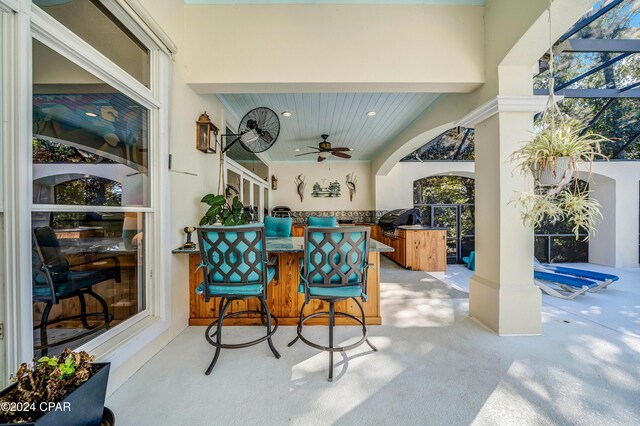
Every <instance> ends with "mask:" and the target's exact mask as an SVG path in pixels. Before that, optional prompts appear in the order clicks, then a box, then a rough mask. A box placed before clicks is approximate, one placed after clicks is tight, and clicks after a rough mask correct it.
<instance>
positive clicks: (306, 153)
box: [295, 152, 317, 157]
mask: <svg viewBox="0 0 640 426" xmlns="http://www.w3.org/2000/svg"><path fill="white" fill-rule="evenodd" d="M309 154H317V152H305V153H304V154H296V155H295V156H296V157H300V156H301V155H309Z"/></svg>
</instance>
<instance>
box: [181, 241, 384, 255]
mask: <svg viewBox="0 0 640 426" xmlns="http://www.w3.org/2000/svg"><path fill="white" fill-rule="evenodd" d="M303 245H304V237H283V238H267V252H268V253H302V252H303V251H304V250H303ZM369 251H374V252H392V251H394V250H393V248H392V247H389V246H388V245H386V244H382V243H381V242H379V241H376V240H373V239H372V240H370V244H369ZM171 253H176V254H181V253H182V254H192V253H196V254H197V253H200V250H199V249H198V248H197V247H196V248H192V249H184V248H181V247H178V248H177V249H175V250H173V251H172V252H171Z"/></svg>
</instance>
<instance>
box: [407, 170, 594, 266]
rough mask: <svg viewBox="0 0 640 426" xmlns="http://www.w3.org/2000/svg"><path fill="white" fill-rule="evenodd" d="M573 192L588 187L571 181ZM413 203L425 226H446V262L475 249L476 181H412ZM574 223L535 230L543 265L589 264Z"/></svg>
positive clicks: (446, 177)
mask: <svg viewBox="0 0 640 426" xmlns="http://www.w3.org/2000/svg"><path fill="white" fill-rule="evenodd" d="M571 185H572V186H573V188H572V189H580V190H584V189H588V187H589V184H588V183H587V182H586V181H584V180H581V179H574V181H573V182H572V184H571ZM413 204H414V207H416V208H419V209H420V210H421V212H422V223H423V225H425V226H435V227H445V228H448V231H447V262H448V263H461V262H462V258H463V257H465V256H468V255H469V253H470V252H471V251H473V250H474V247H475V180H474V179H473V178H472V177H466V176H458V175H454V174H453V173H452V174H448V175H440V176H429V177H425V178H422V179H418V180H416V181H414V182H413ZM572 228H573V223H572V222H570V221H561V222H557V223H551V222H546V223H544V224H543V225H542V226H540V227H539V228H537V229H536V230H535V243H534V244H535V245H534V252H535V256H536V258H537V259H538V260H539V261H541V262H546V263H566V262H588V261H589V243H588V242H587V241H585V240H584V238H585V237H586V235H580V237H579V238H576V236H575V234H573V232H572Z"/></svg>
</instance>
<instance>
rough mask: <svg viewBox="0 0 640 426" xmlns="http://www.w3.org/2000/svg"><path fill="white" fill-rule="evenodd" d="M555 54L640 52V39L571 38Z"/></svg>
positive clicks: (556, 49) (555, 49)
mask: <svg viewBox="0 0 640 426" xmlns="http://www.w3.org/2000/svg"><path fill="white" fill-rule="evenodd" d="M553 51H554V53H556V54H558V53H560V52H572V53H584V52H586V53H591V52H619V53H638V52H640V39H604V38H570V39H568V40H565V41H563V42H562V43H560V44H558V45H557V46H556V47H555V48H554V49H553Z"/></svg>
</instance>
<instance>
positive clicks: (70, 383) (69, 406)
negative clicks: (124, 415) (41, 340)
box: [0, 349, 110, 426]
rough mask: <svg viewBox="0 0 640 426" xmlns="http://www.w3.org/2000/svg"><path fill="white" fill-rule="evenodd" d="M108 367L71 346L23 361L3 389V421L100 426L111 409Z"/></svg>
mask: <svg viewBox="0 0 640 426" xmlns="http://www.w3.org/2000/svg"><path fill="white" fill-rule="evenodd" d="M109 366H110V364H109V363H95V362H93V357H92V356H89V354H87V353H86V352H84V351H83V352H73V351H72V350H71V349H65V350H64V351H63V352H62V354H60V356H59V357H46V356H45V357H42V358H40V359H38V360H35V359H34V362H33V364H31V365H29V364H26V363H23V364H21V365H20V368H19V369H18V371H17V372H16V374H15V376H13V377H12V380H13V382H14V383H13V384H12V385H11V386H9V387H8V388H6V389H5V390H3V391H2V392H0V424H3V425H7V424H15V423H22V424H30V425H37V426H48V425H65V426H76V425H77V426H80V425H83V426H84V425H87V426H93V425H95V426H99V425H100V424H101V423H102V420H103V413H104V412H106V411H108V409H105V407H104V400H105V396H106V392H107V381H108V378H109Z"/></svg>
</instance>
